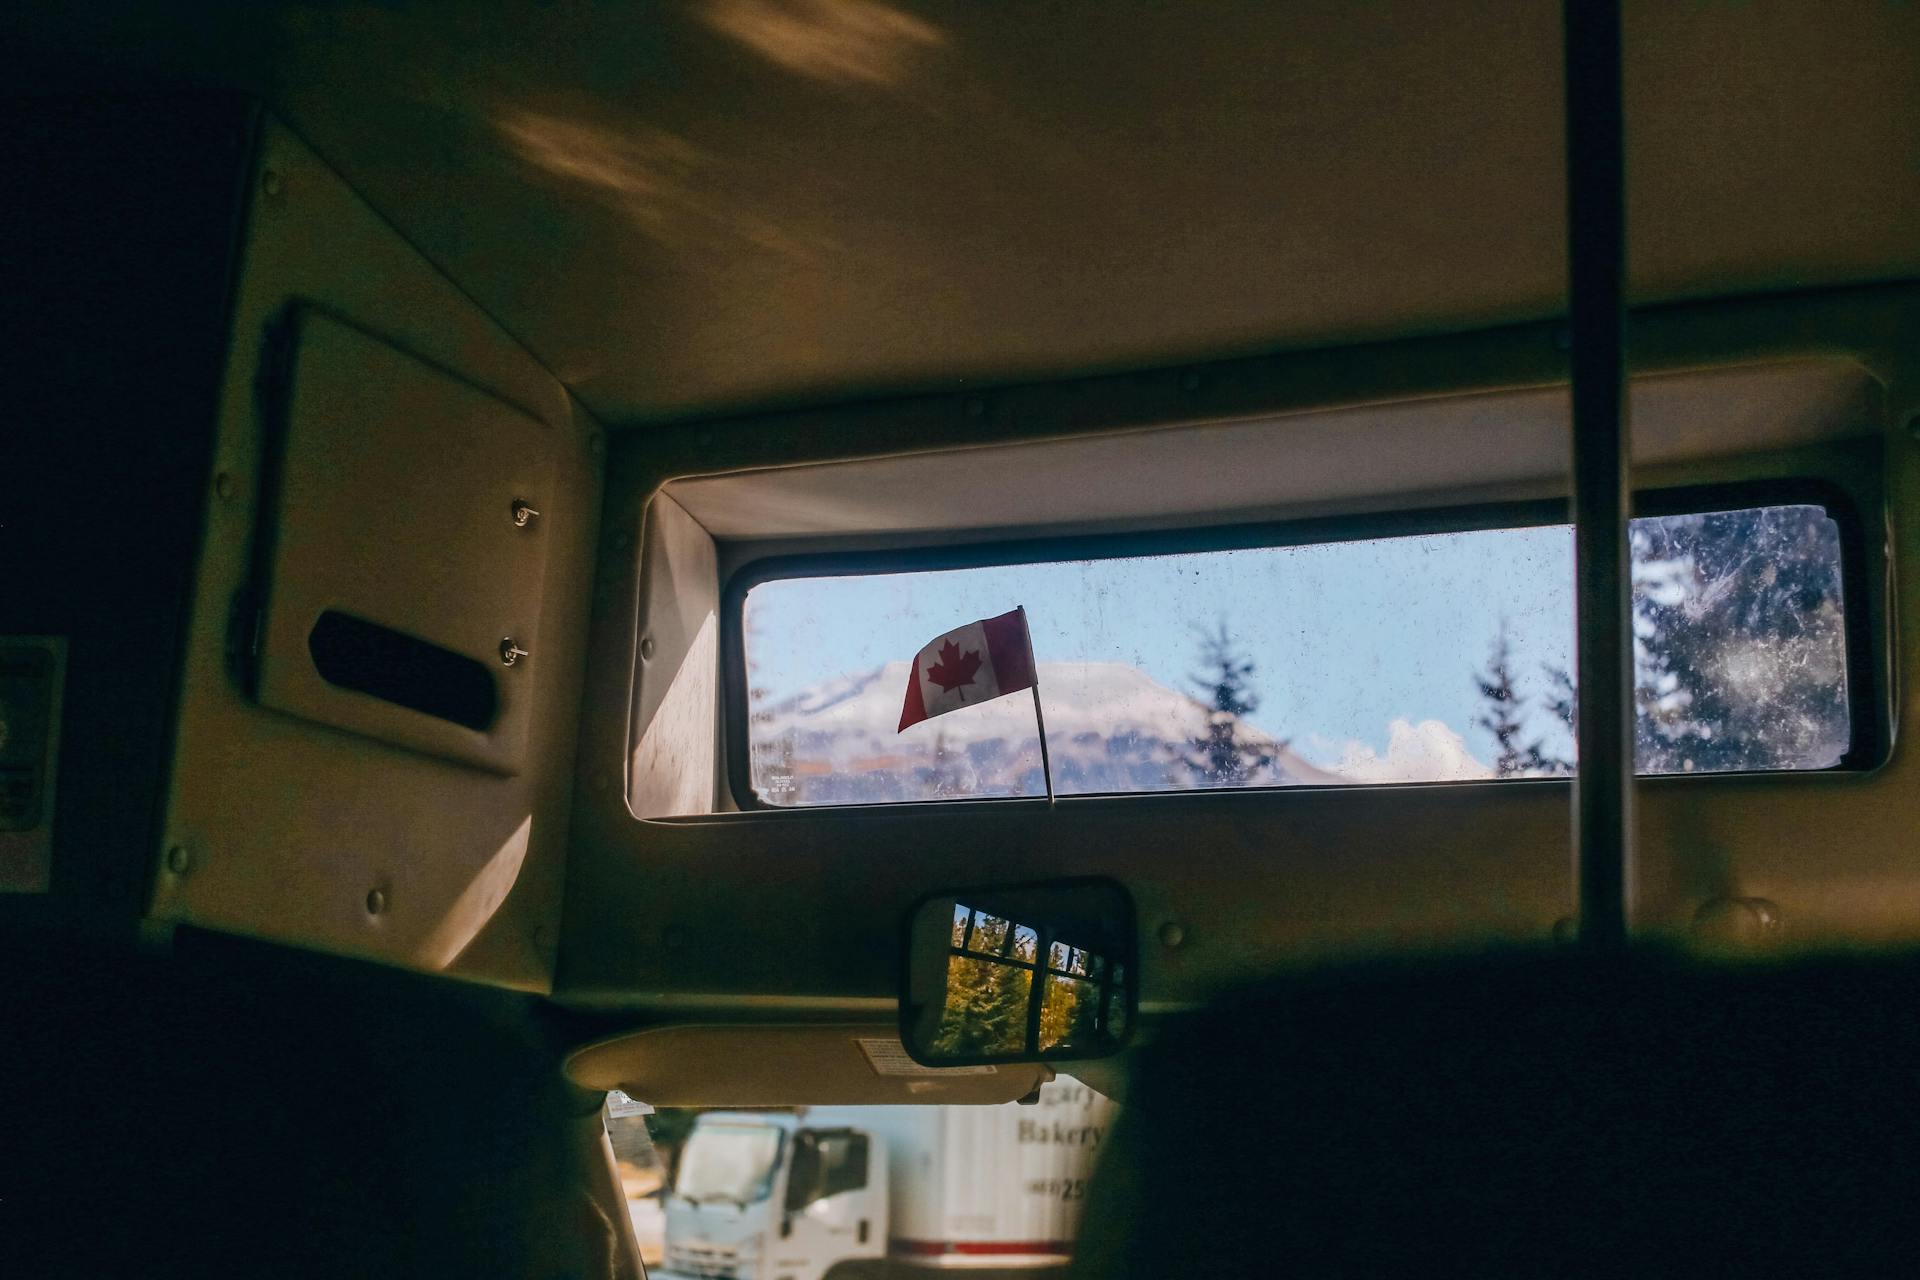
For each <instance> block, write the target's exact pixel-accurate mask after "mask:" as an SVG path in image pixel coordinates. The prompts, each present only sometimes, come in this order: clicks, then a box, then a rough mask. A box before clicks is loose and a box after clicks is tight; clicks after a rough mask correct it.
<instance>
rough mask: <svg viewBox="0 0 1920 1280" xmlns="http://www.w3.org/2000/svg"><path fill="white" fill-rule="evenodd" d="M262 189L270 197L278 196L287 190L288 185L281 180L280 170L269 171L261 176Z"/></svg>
mask: <svg viewBox="0 0 1920 1280" xmlns="http://www.w3.org/2000/svg"><path fill="white" fill-rule="evenodd" d="M260 189H261V190H262V191H264V192H266V193H267V194H268V195H270V196H277V195H279V194H280V193H281V192H282V191H284V190H286V183H285V182H284V181H282V180H281V177H280V171H279V170H278V169H269V170H267V171H266V172H265V173H263V174H261V175H260Z"/></svg>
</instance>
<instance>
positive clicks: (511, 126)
mask: <svg viewBox="0 0 1920 1280" xmlns="http://www.w3.org/2000/svg"><path fill="white" fill-rule="evenodd" d="M494 128H495V129H496V130H497V131H498V132H499V134H500V136H501V137H502V138H504V139H505V140H506V142H507V144H508V145H509V146H510V147H512V148H513V150H514V152H515V154H517V155H518V156H519V157H520V158H521V159H522V160H525V161H526V162H527V163H529V164H531V165H534V166H535V167H537V168H539V169H540V170H542V171H543V172H545V173H547V174H549V175H550V176H552V177H555V178H558V179H561V180H562V181H564V182H567V183H569V184H576V185H578V186H581V187H584V188H586V189H587V191H588V192H590V193H591V194H592V195H593V196H594V197H595V198H596V199H598V200H600V201H601V202H602V203H604V204H607V205H609V206H611V207H612V208H614V209H615V210H617V211H618V212H620V213H621V214H623V215H625V216H626V218H627V219H628V220H629V221H631V222H632V223H633V224H634V226H635V227H637V228H638V229H639V230H640V231H641V232H642V233H643V234H645V235H646V236H648V237H649V238H650V239H652V240H653V241H654V242H655V243H657V244H659V245H661V246H663V247H665V248H668V249H672V250H676V251H682V250H687V249H691V248H697V247H700V246H702V245H704V244H711V243H715V242H725V243H726V245H727V246H728V247H730V248H731V247H735V246H737V245H738V243H739V242H742V241H744V242H746V243H747V244H750V245H752V246H754V247H755V248H758V249H764V250H766V251H767V252H769V253H775V254H779V255H781V256H783V257H786V258H789V259H794V260H800V261H813V260H817V259H819V258H821V257H822V256H824V255H825V254H827V253H830V252H833V251H835V250H836V249H837V247H838V246H837V245H835V244H834V243H833V242H832V241H830V240H828V239H826V238H824V237H819V236H799V235H794V234H791V233H789V232H788V231H786V230H785V229H784V228H782V227H781V226H780V225H779V224H777V223H775V222H773V221H770V220H769V219H766V218H763V217H760V216H758V215H755V214H753V213H751V212H749V211H747V210H746V209H744V208H743V207H742V202H741V201H738V200H735V199H733V198H731V197H730V195H729V194H728V191H727V182H728V180H729V178H728V173H727V170H728V165H727V163H726V162H725V161H724V160H723V159H722V158H720V157H718V156H716V155H714V154H713V153H712V152H710V151H707V150H704V149H703V148H701V147H698V146H696V145H694V144H693V143H691V142H688V141H687V140H686V139H685V138H682V137H680V136H678V135H677V134H674V133H670V132H668V131H667V130H664V129H657V128H653V127H650V126H646V125H638V124H630V125H628V126H626V127H625V128H624V129H620V130H616V129H611V128H607V127H605V126H603V125H599V124H595V123H592V122H590V121H585V120H579V119H573V118H569V117H567V116H563V115H556V114H553V113H550V112H542V111H514V112H509V113H505V114H503V115H501V116H500V117H498V118H496V119H495V121H494Z"/></svg>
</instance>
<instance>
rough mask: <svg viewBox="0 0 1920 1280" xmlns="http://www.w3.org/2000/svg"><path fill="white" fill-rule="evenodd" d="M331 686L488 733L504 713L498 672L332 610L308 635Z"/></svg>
mask: <svg viewBox="0 0 1920 1280" xmlns="http://www.w3.org/2000/svg"><path fill="white" fill-rule="evenodd" d="M307 651H308V652H309V653H311V654H312V655H313V667H314V670H316V671H318V672H319V673H320V678H321V679H322V680H325V681H326V682H327V683H328V684H331V685H337V686H339V687H340V688H342V689H352V690H354V691H355V692H356V693H364V694H367V695H369V696H371V697H375V698H379V699H381V700H382V701H385V702H391V703H393V704H395V705H396V706H402V707H406V708H409V709H410V710H413V711H419V712H421V713H423V714H425V715H430V716H434V717H436V718H438V719H441V720H450V721H452V722H453V723H454V724H457V725H464V726H465V727H466V728H469V729H475V730H478V731H480V732H482V733H484V732H485V731H486V730H487V729H489V728H490V727H492V725H493V721H494V717H495V716H496V715H498V714H499V710H500V691H499V689H498V688H497V687H496V686H495V684H494V679H493V672H491V671H489V670H488V669H487V668H486V666H485V665H484V664H482V663H479V662H476V661H475V660H474V659H472V658H469V657H466V656H465V655H463V654H458V653H455V652H453V651H452V650H451V649H442V648H441V647H440V646H439V645H437V644H429V643H427V642H426V641H425V640H421V639H418V638H416V637H414V636H410V635H408V634H406V633H405V632H404V631H395V630H393V629H392V628H391V627H383V626H381V625H380V624H379V623H377V622H368V621H366V620H365V619H364V618H355V617H353V616H351V615H349V614H345V613H339V612H337V611H335V610H332V609H329V610H327V611H326V612H325V613H323V614H321V615H320V620H319V621H318V622H316V623H314V624H313V630H312V631H310V632H309V633H308V634H307Z"/></svg>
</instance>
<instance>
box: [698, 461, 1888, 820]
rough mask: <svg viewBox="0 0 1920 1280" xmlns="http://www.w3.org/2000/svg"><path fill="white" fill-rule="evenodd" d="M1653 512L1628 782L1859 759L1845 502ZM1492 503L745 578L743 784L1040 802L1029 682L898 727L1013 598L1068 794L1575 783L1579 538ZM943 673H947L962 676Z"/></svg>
mask: <svg viewBox="0 0 1920 1280" xmlns="http://www.w3.org/2000/svg"><path fill="white" fill-rule="evenodd" d="M1641 509H1642V511H1643V512H1645V514H1643V515H1641V516H1639V517H1637V518H1636V519H1635V520H1634V521H1633V523H1632V526H1631V532H1630V536H1631V545H1632V552H1633V562H1634V604H1633V613H1634V630H1635V645H1636V667H1637V672H1638V681H1637V683H1638V688H1637V701H1638V707H1639V717H1638V733H1637V743H1636V755H1637V761H1638V766H1639V770H1640V772H1641V773H1642V774H1646V775H1659V774H1714V773H1733V772H1756V771H1783V770H1784V771H1815V770H1827V769H1836V768H1847V767H1854V766H1857V765H1859V764H1860V763H1861V762H1862V759H1863V755H1864V750H1865V743H1864V729H1865V727H1866V724H1867V722H1868V721H1869V720H1870V719H1871V717H1870V716H1868V715H1864V714H1862V712H1861V707H1862V701H1861V700H1862V698H1863V697H1864V695H1865V692H1866V690H1865V687H1864V667H1865V665H1866V664H1865V663H1864V662H1862V661H1860V660H1859V643H1858V642H1859V640H1860V638H1861V636H1860V635H1859V634H1856V633H1857V632H1862V631H1864V628H1863V627H1862V625H1861V624H1860V623H1859V622H1858V621H1857V620H1850V619H1849V609H1850V607H1857V604H1858V603H1859V602H1858V601H1857V600H1856V599H1855V597H1857V596H1860V595H1863V594H1864V593H1863V592H1861V591H1860V590H1859V587H1858V583H1857V581H1850V579H1854V578H1855V577H1856V575H1857V572H1858V563H1857V561H1858V557H1857V554H1855V552H1854V551H1853V550H1850V548H1851V547H1852V544H1853V543H1854V541H1855V540H1856V535H1855V534H1854V533H1853V526H1852V524H1851V519H1850V515H1849V513H1848V511H1847V509H1846V504H1845V503H1844V502H1843V501H1841V500H1840V499H1839V498H1838V497H1837V495H1834V494H1832V493H1829V492H1826V491H1824V490H1816V489H1813V488H1811V487H1809V488H1808V489H1807V490H1806V491H1804V492H1801V491H1799V490H1787V491H1783V489H1782V487H1781V486H1769V487H1768V488H1767V489H1766V490H1765V491H1764V492H1759V491H1753V490H1746V491H1742V490H1725V491H1720V492H1718V493H1706V494H1703V493H1701V492H1699V491H1674V492H1670V493H1665V494H1651V495H1643V498H1642V502H1641ZM1477 514H1478V520H1477V522H1476V518H1475V513H1466V514H1459V513H1455V514H1447V513H1438V514H1433V515H1415V516H1412V517H1393V518H1386V519H1381V520H1378V521H1376V524H1375V528H1376V529H1379V530H1381V531H1382V532H1380V533H1368V532H1364V531H1361V532H1356V526H1355V525H1354V524H1353V523H1352V522H1321V523H1320V524H1318V525H1313V524H1307V525H1294V526H1269V527H1267V528H1265V529H1251V530H1249V529H1241V530H1232V531H1227V532H1225V533H1220V532H1214V533H1206V534H1196V535H1176V536H1168V537H1159V538H1153V539H1135V540H1131V541H1116V540H1112V539H1108V540H1089V539H1077V540H1063V541H1061V542H1058V543H1054V544H1048V545H1043V546H1037V547H1033V546H1030V547H1027V548H996V547H989V548H981V549H978V550H976V551H974V552H967V551H965V550H947V551H943V552H939V553H909V554H905V555H902V556H898V557H892V558H875V557H867V558H860V557H855V556H846V557H838V558H827V559H816V560H790V561H782V562H767V563H763V564H762V565H760V566H750V567H749V569H748V571H747V573H746V575H744V576H745V577H746V579H747V581H746V584H745V586H744V589H741V588H740V587H739V586H738V585H737V586H736V594H737V597H738V599H739V603H740V611H739V614H738V617H737V625H738V627H739V629H740V631H739V640H740V644H739V650H738V651H739V653H740V655H741V659H742V663H743V666H744V670H743V671H741V672H740V673H739V677H740V680H739V683H740V686H741V688H740V692H741V694H742V696H741V697H740V698H739V699H737V700H736V707H737V708H738V709H740V710H743V711H744V716H742V717H741V719H742V720H743V721H744V723H739V722H736V724H735V727H734V734H733V735H732V736H733V737H734V738H735V739H736V740H738V741H739V742H741V743H743V744H744V751H743V752H740V753H739V754H737V755H736V759H735V763H734V782H735V792H736V797H737V798H738V799H740V800H741V801H742V802H743V803H744V804H748V805H753V806H759V807H805V806H820V805H846V804H873V803H887V802H904V801H920V802H925V801H938V800H962V799H979V798H990V797H1023V796H1040V795H1043V794H1045V779H1044V778H1043V775H1042V760H1041V752H1040V749H1039V734H1038V731H1037V727H1036V716H1035V708H1034V705H1033V702H1032V700H1031V698H1030V697H1029V696H1028V695H1026V694H1025V693H1021V694H1019V695H1018V696H1007V697H1000V698H996V699H993V700H990V701H983V702H981V703H980V704H978V705H969V706H965V707H964V708H962V709H961V710H959V711H955V712H951V713H948V714H943V715H938V716H936V717H934V718H931V719H928V720H924V721H921V722H919V723H915V724H911V725H909V726H908V727H907V728H905V729H900V728H899V724H900V721H901V719H902V703H903V699H904V697H905V695H906V692H907V690H908V686H909V683H910V680H912V679H916V678H918V677H917V674H916V673H915V672H914V668H913V665H912V660H913V658H914V657H915V655H916V653H918V652H919V650H920V649H921V647H922V645H924V644H925V643H926V642H927V641H928V640H929V639H930V638H932V637H936V636H939V635H941V634H943V633H945V632H948V631H950V630H952V629H954V628H955V627H957V626H959V625H961V624H963V623H966V622H967V621H969V620H970V619H981V618H992V617H995V616H998V615H1002V614H1004V613H1006V611H1008V610H1011V609H1014V608H1016V607H1024V610H1025V613H1026V616H1027V619H1028V625H1029V627H1030V630H1031V635H1032V649H1033V655H1034V658H1035V660H1036V663H1037V665H1036V674H1037V690H1038V695H1039V700H1040V703H1041V708H1042V710H1043V712H1044V716H1045V722H1046V728H1047V745H1048V748H1049V751H1048V754H1049V756H1050V763H1051V768H1052V776H1053V784H1054V788H1055V790H1056V791H1057V792H1058V793H1059V794H1062V795H1098V794H1115V793H1130V792H1174V791H1198V790H1218V789H1224V788H1232V789H1239V788H1255V787H1298V786H1379V785H1394V784H1405V783H1432V782H1460V781H1483V780H1495V779H1516V780H1517V779H1528V778H1552V777H1563V776H1567V775H1570V774H1571V773H1572V771H1573V767H1574V754H1573V752H1574V745H1573V744H1574V737H1573V725H1574V723H1575V720H1576V717H1577V716H1578V714H1579V710H1578V708H1579V696H1578V690H1577V688H1576V687H1575V682H1574V679H1573V676H1572V666H1573V647H1572V646H1573V634H1574V618H1573V566H1572V555H1573V552H1572V534H1571V529H1570V528H1569V527H1568V526H1567V525H1565V524H1563V523H1559V522H1558V512H1557V511H1556V510H1555V509H1554V508H1553V507H1552V506H1549V505H1540V506H1534V507H1529V508H1525V509H1517V508H1516V509H1506V510H1503V511H1499V512H1486V511H1483V512H1481V513H1477ZM1496 520H1497V522H1496ZM1401 529H1406V530H1408V531H1407V532H1398V530H1401ZM1263 538H1264V539H1268V540H1266V541H1262V539H1263ZM1136 547H1139V548H1143V549H1142V550H1140V551H1138V552H1136V553H1130V552H1134V549H1135V548H1136ZM1023 551H1024V552H1026V553H1028V554H1026V555H1022V554H1021V553H1022V552H1023ZM1102 552H1104V554H1102ZM1046 553H1051V554H1046ZM1076 553H1077V554H1076ZM970 557H971V558H972V561H973V562H972V563H969V562H968V561H969V558H970ZM999 560H1003V561H1005V562H1000V563H995V562H993V561H999ZM953 658H954V661H951V662H950V663H948V664H945V665H942V666H941V667H940V668H939V669H937V670H935V671H934V672H933V673H932V676H933V678H937V679H940V680H945V681H952V680H954V679H959V678H964V677H965V676H966V675H967V674H968V673H969V670H970V664H969V661H968V655H966V654H959V653H956V654H955V655H953ZM741 756H744V758H741Z"/></svg>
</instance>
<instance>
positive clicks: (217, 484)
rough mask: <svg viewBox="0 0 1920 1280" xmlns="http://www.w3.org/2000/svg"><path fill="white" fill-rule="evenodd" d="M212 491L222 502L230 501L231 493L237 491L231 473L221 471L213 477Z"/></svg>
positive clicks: (231, 498)
mask: <svg viewBox="0 0 1920 1280" xmlns="http://www.w3.org/2000/svg"><path fill="white" fill-rule="evenodd" d="M213 491H214V493H215V494H217V495H218V496H219V498H220V501H222V502H232V501H233V495H234V494H235V493H237V492H239V486H238V485H236V484H234V482H233V473H232V472H230V471H222V472H221V473H220V474H219V475H217V476H215V477H214V478H213Z"/></svg>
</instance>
